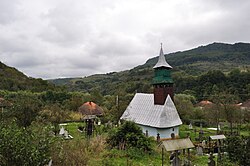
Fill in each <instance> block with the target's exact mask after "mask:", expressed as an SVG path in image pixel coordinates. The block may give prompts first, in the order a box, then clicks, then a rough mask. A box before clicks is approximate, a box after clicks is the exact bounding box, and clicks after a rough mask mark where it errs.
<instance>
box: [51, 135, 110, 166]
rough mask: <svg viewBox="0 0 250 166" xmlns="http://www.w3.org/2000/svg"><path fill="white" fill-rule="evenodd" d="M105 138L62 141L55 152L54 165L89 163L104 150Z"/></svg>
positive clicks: (53, 156)
mask: <svg viewBox="0 0 250 166" xmlns="http://www.w3.org/2000/svg"><path fill="white" fill-rule="evenodd" d="M104 147H105V146H104V140H103V138H101V137H99V138H93V139H91V140H86V139H77V138H76V139H73V140H70V141H69V140H67V141H62V142H61V144H60V148H57V149H58V150H57V152H55V153H53V155H52V159H53V165H58V166H67V165H89V162H90V160H91V159H96V157H97V156H99V155H100V153H101V152H102V151H103V150H104Z"/></svg>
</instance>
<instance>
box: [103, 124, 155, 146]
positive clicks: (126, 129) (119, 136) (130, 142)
mask: <svg viewBox="0 0 250 166" xmlns="http://www.w3.org/2000/svg"><path fill="white" fill-rule="evenodd" d="M107 143H108V145H109V146H110V147H111V148H118V149H129V148H138V149H141V150H144V151H151V150H152V146H153V140H152V138H150V137H149V138H148V137H146V136H145V135H144V134H143V133H142V130H141V128H140V127H139V126H137V125H136V124H135V123H134V122H131V121H126V122H125V123H124V124H122V126H120V127H119V128H117V129H115V130H112V131H111V132H110V133H109V136H108V138H107Z"/></svg>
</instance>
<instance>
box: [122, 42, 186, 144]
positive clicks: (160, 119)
mask: <svg viewBox="0 0 250 166" xmlns="http://www.w3.org/2000/svg"><path fill="white" fill-rule="evenodd" d="M153 69H154V72H155V75H154V78H153V82H152V85H153V87H154V93H153V94H145V93H136V94H135V96H134V98H133V99H132V101H131V102H130V104H129V105H128V107H127V109H126V110H125V112H124V113H123V115H122V116H121V118H120V119H123V120H129V121H134V122H135V123H136V124H138V125H139V126H140V127H141V128H142V130H143V132H144V133H147V134H148V135H149V136H153V137H155V138H156V137H157V134H160V138H161V139H166V138H171V134H174V135H176V136H178V135H179V126H180V125H181V124H182V121H181V119H180V117H179V114H178V112H177V110H176V107H175V104H174V102H173V99H174V88H173V80H172V78H171V70H172V67H171V66H170V65H169V64H168V63H167V61H166V59H165V56H164V54H163V50H162V46H161V49H160V56H159V59H158V62H157V63H156V65H155V66H154V67H153Z"/></svg>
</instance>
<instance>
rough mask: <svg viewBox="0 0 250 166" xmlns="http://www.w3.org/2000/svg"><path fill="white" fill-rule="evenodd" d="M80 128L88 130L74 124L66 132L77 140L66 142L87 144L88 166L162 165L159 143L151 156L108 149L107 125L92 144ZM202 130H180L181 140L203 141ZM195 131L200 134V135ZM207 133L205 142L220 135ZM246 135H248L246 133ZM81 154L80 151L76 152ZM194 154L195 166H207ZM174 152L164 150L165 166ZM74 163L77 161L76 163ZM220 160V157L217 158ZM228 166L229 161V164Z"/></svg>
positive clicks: (205, 131)
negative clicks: (208, 138)
mask: <svg viewBox="0 0 250 166" xmlns="http://www.w3.org/2000/svg"><path fill="white" fill-rule="evenodd" d="M79 126H85V124H84V123H82V122H77V123H76V122H73V123H68V124H67V125H65V129H66V130H68V131H69V134H70V135H72V136H73V137H74V138H73V139H71V140H66V141H65V142H68V143H72V144H76V145H77V144H79V143H80V144H85V146H83V147H81V146H79V148H80V147H81V148H85V150H84V151H83V152H84V154H81V155H85V158H86V160H87V163H88V164H87V165H90V166H99V165H106V166H113V165H114V166H126V165H129V166H140V165H141V166H144V165H146V166H148V165H152V166H158V165H162V147H161V146H158V144H157V143H155V146H154V151H153V152H151V153H144V152H141V151H138V150H136V149H128V150H124V151H122V150H117V149H107V148H106V145H105V138H106V136H107V133H106V132H101V130H105V131H106V129H105V127H104V126H103V125H101V126H99V128H98V129H97V130H98V131H99V132H98V133H97V132H95V133H94V136H93V137H92V138H90V140H88V139H86V135H85V134H84V132H79V131H78V130H77V129H78V127H79ZM199 130H200V128H199V127H193V129H189V128H188V125H182V126H181V127H180V137H181V138H183V137H186V136H187V133H189V135H190V137H191V140H194V141H195V138H198V137H199ZM194 131H197V132H196V133H195V132H194ZM203 131H204V135H203V136H204V138H206V137H208V136H210V135H216V131H214V130H208V129H207V128H203ZM243 134H246V133H245V131H244V132H243ZM100 142H103V143H100ZM76 150H77V149H76ZM190 154H191V157H190V159H191V162H192V164H194V165H196V166H204V165H207V162H208V156H207V155H203V156H198V155H196V150H195V149H192V150H190ZM169 156H170V152H166V150H163V163H164V165H166V166H167V165H170V160H169ZM180 158H181V159H187V155H182V154H181V155H180ZM72 160H73V159H72ZM215 160H216V157H215ZM227 162H228V161H227ZM229 165H230V164H229Z"/></svg>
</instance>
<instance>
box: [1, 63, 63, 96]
mask: <svg viewBox="0 0 250 166" xmlns="http://www.w3.org/2000/svg"><path fill="white" fill-rule="evenodd" d="M0 89H1V90H9V91H18V90H30V91H32V92H41V91H46V90H48V89H51V90H56V89H61V87H55V86H54V85H53V84H51V83H49V82H48V81H45V80H42V79H40V78H39V79H35V78H30V77H27V76H26V75H24V74H23V73H21V72H20V71H18V70H17V69H15V68H12V67H9V66H7V65H5V64H3V63H2V62H0Z"/></svg>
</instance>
